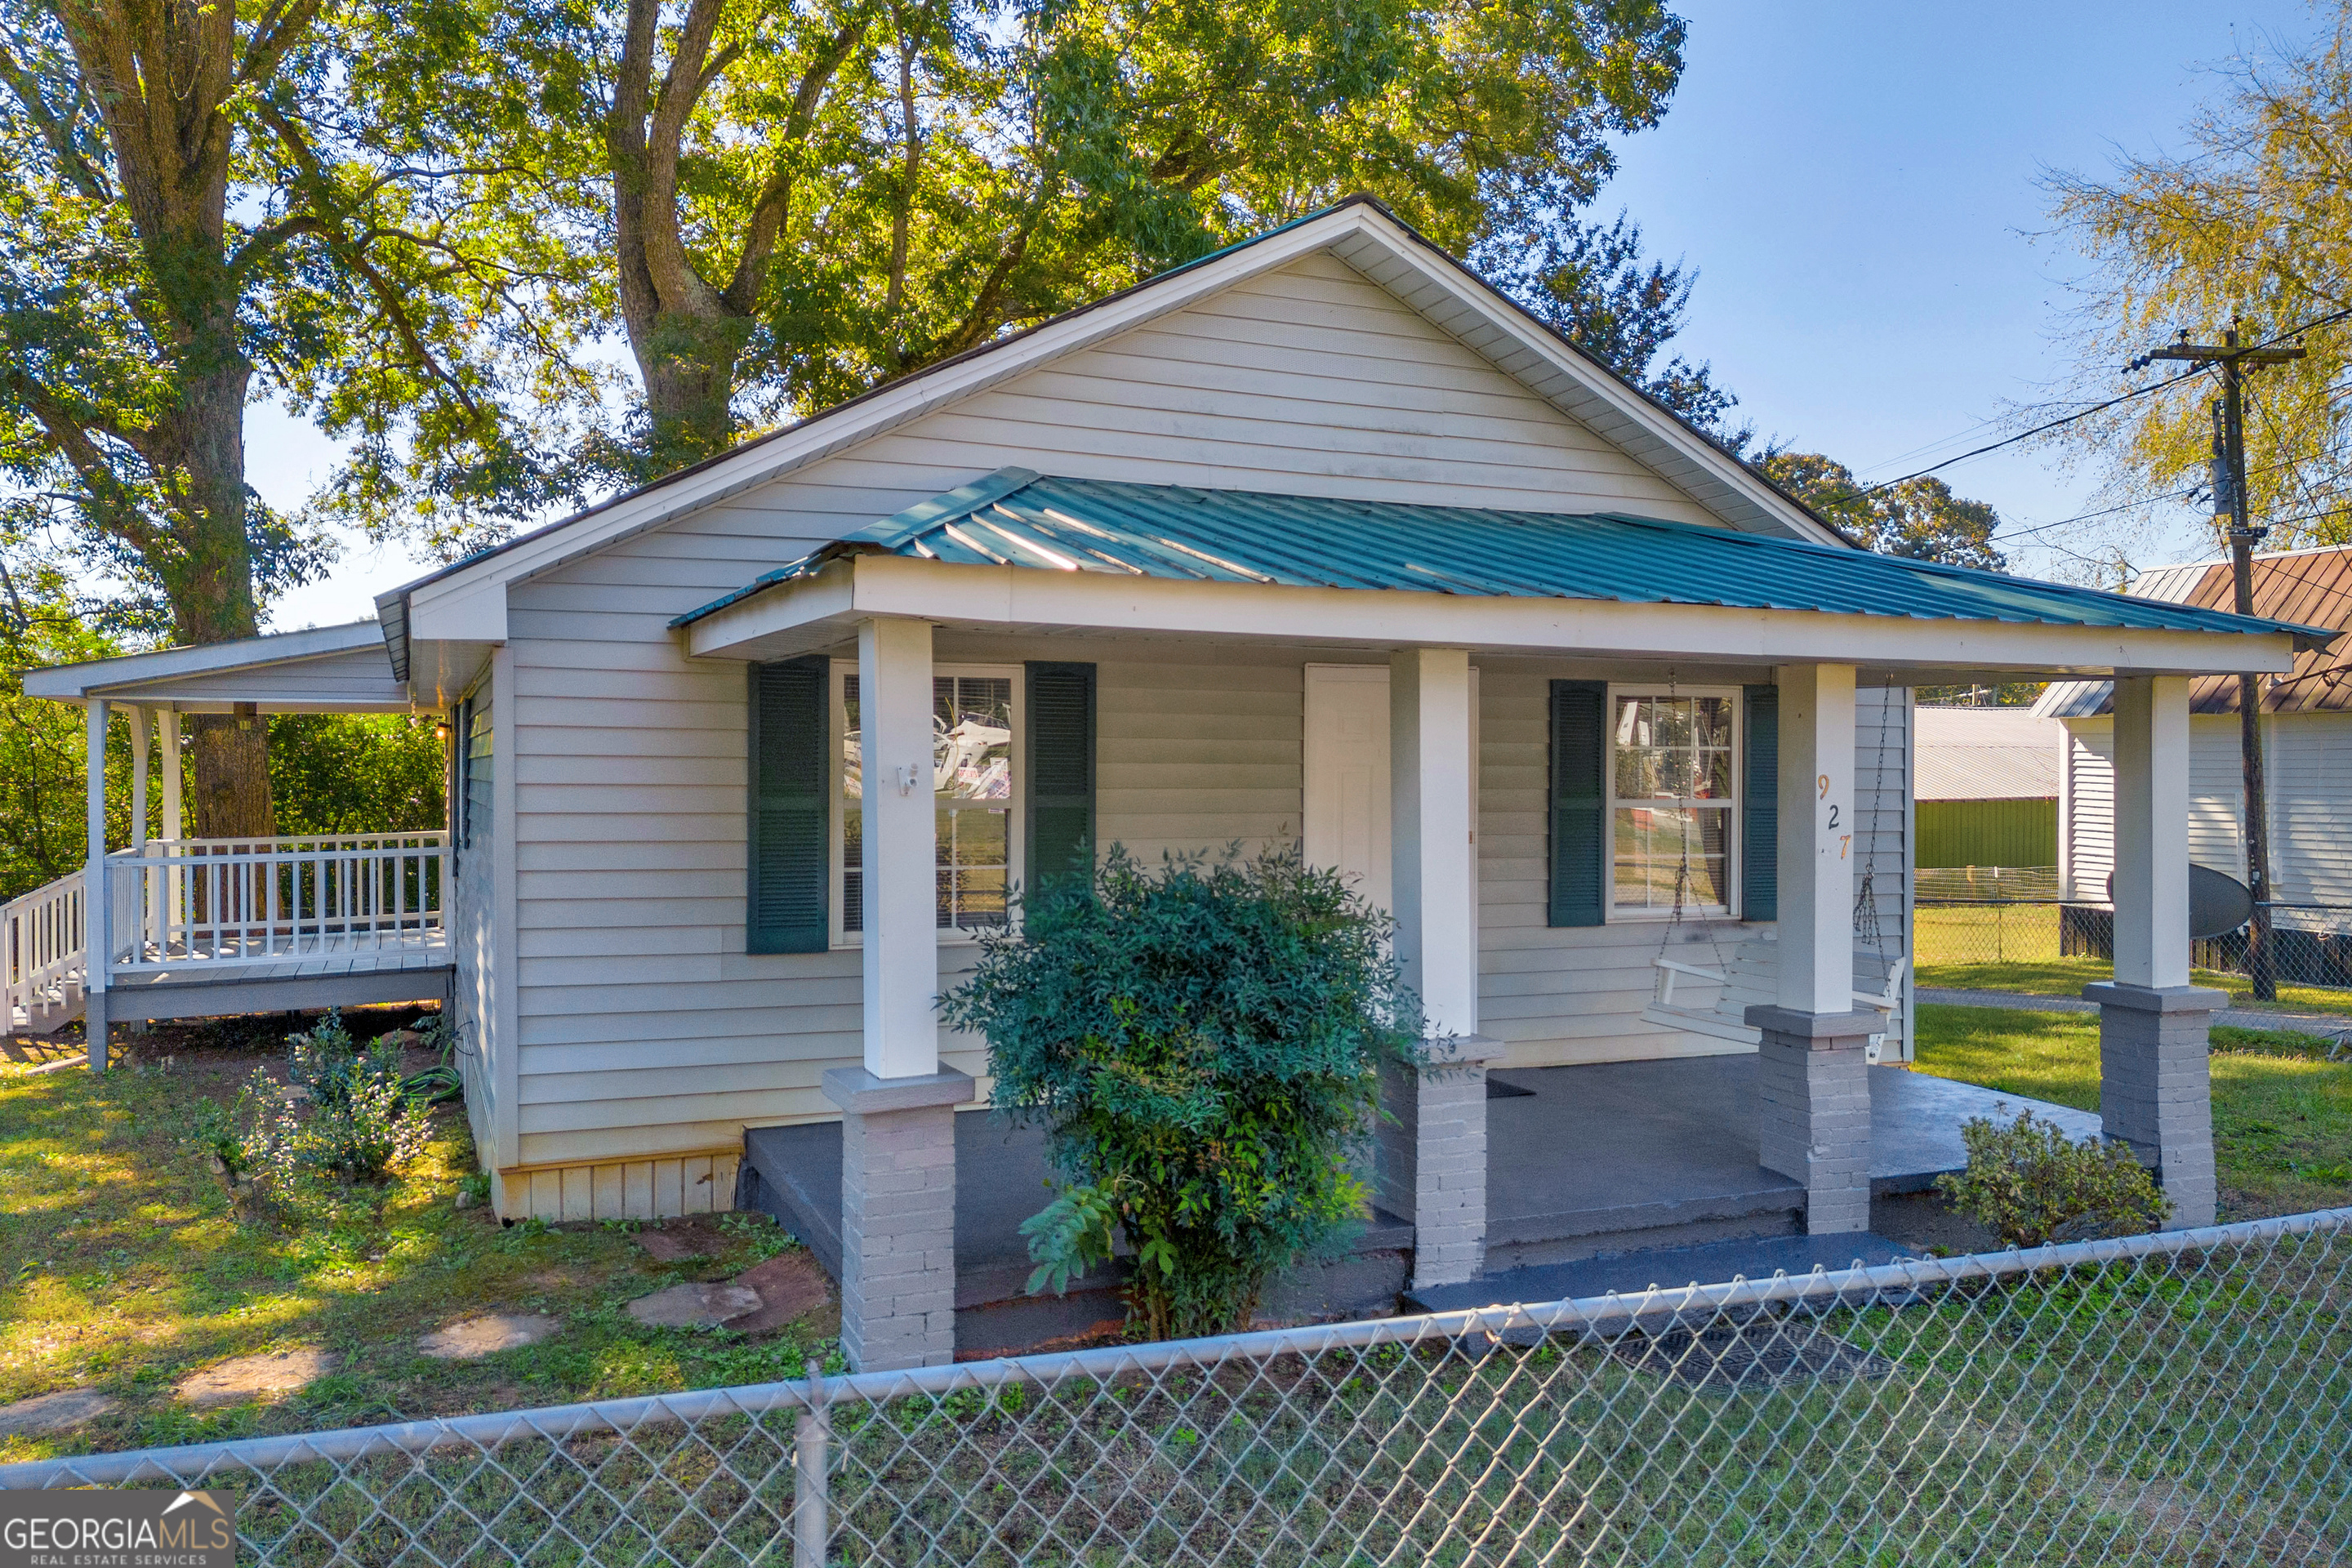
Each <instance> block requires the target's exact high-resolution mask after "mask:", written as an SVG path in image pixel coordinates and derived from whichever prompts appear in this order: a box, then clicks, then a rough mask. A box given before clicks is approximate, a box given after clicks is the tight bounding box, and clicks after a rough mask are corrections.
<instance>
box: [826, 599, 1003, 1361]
mask: <svg viewBox="0 0 2352 1568" xmlns="http://www.w3.org/2000/svg"><path fill="white" fill-rule="evenodd" d="M857 710H858V747H859V756H860V758H861V767H860V773H861V777H862V780H863V783H862V787H861V794H860V798H859V802H858V809H859V814H860V819H861V820H860V829H861V834H862V838H863V848H862V855H863V858H862V859H861V861H860V866H861V868H862V869H863V871H864V873H865V876H864V887H865V900H864V904H865V921H864V925H865V931H864V934H863V938H862V941H863V943H864V952H863V954H862V957H863V961H864V976H865V1044H866V1050H865V1064H864V1065H863V1066H862V1067H856V1068H834V1069H833V1070H832V1071H830V1072H828V1073H826V1074H825V1075H824V1092H825V1095H826V1097H827V1098H828V1099H830V1100H832V1101H833V1102H834V1103H835V1105H838V1106H840V1107H841V1113H842V1114H841V1348H842V1352H843V1353H844V1354H845V1355H846V1356H847V1357H848V1358H849V1361H850V1363H851V1364H852V1365H853V1366H856V1368H857V1369H858V1370H860V1371H862V1372H882V1371H893V1370H898V1369H900V1368H905V1367H915V1366H944V1365H947V1364H948V1363H950V1362H952V1361H953V1360H954V1359H955V1108H956V1107H957V1106H958V1105H961V1104H962V1103H963V1102H964V1101H965V1100H970V1099H971V1097H972V1083H971V1078H970V1076H968V1075H967V1074H964V1073H961V1072H957V1071H955V1070H954V1069H952V1068H950V1069H948V1070H946V1071H941V1070H940V1030H939V1016H938V1013H937V1011H936V1009H935V1004H936V1001H937V998H938V994H939V988H940V936H939V914H938V910H939V894H938V876H939V872H938V863H937V854H938V826H937V824H938V816H937V806H936V804H935V802H934V800H933V787H932V773H931V628H930V625H929V622H926V621H910V620H895V619H891V620H880V619H877V620H868V621H862V622H860V623H859V624H858V627H857Z"/></svg>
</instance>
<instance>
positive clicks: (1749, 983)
mask: <svg viewBox="0 0 2352 1568" xmlns="http://www.w3.org/2000/svg"><path fill="white" fill-rule="evenodd" d="M1673 685H1674V681H1673V677H1672V676H1669V677H1668V678H1667V689H1668V690H1669V692H1671V691H1672V690H1673ZM1889 695H1890V696H1891V695H1892V683H1891V682H1890V683H1889ZM1887 707H1888V704H1887V703H1886V702H1885V701H1882V702H1881V703H1880V705H1879V710H1878V769H1879V778H1880V779H1881V780H1883V779H1884V778H1885V771H1886V727H1887ZM1884 796H1885V792H1884V790H1881V789H1874V790H1873V791H1872V792H1871V805H1870V816H1871V824H1870V826H1871V842H1872V844H1873V846H1875V845H1876V843H1877V836H1878V828H1879V824H1880V813H1881V811H1882V803H1883V800H1884ZM1875 859H1876V857H1875V855H1873V857H1872V858H1871V860H1869V861H1865V862H1864V866H1863V871H1862V881H1861V884H1860V885H1859V886H1858V887H1856V888H1855V889H1854V900H1853V931H1854V935H1855V937H1856V938H1857V939H1858V943H1857V947H1856V956H1862V955H1863V954H1864V952H1865V950H1864V948H1863V947H1862V946H1860V945H1859V943H1861V942H1866V943H1868V947H1867V950H1866V951H1867V952H1868V954H1869V956H1871V957H1873V958H1874V959H1875V960H1876V965H1875V966H1876V968H1877V969H1878V970H1879V972H1880V973H1883V974H1884V975H1885V977H1886V982H1885V988H1884V989H1882V990H1879V991H1875V992H1872V991H1860V990H1857V991H1855V992H1854V994H1853V1000H1854V1006H1855V1009H1856V1010H1857V1011H1860V1010H1862V1009H1864V1008H1870V1009H1873V1010H1874V1011H1875V1012H1877V1013H1878V1015H1879V1016H1880V1019H1881V1021H1882V1023H1885V1024H1886V1025H1889V1026H1891V1025H1892V1023H1893V1020H1894V1014H1895V1008H1896V1007H1897V1006H1898V1005H1901V1002H1902V998H1903V977H1904V975H1905V973H1907V972H1908V970H1909V968H1910V965H1911V960H1910V959H1909V958H1908V957H1902V958H1891V957H1890V956H1889V955H1888V953H1887V951H1886V934H1885V928H1884V926H1883V925H1882V924H1881V923H1880V921H1879V918H1878V898H1877V893H1876V890H1875V889H1874V886H1873V881H1874V878H1875V876H1876V870H1877V868H1876V866H1875V864H1874V861H1875ZM1690 879H1691V864H1690V837H1689V835H1688V834H1687V833H1685V835H1684V836H1683V839H1682V858H1681V860H1680V863H1679V864H1678V865H1677V867H1676V868H1675V907H1674V915H1673V918H1672V919H1670V920H1669V921H1667V922H1666V926H1665V930H1664V935H1662V936H1661V937H1660V938H1659V941H1658V954H1657V956H1656V957H1655V958H1654V959H1652V960H1651V961H1650V962H1651V967H1652V968H1654V969H1655V970H1656V971H1657V974H1658V977H1657V981H1656V987H1655V990H1654V993H1653V994H1652V996H1651V998H1650V1005H1648V1006H1646V1007H1644V1008H1643V1009H1642V1021H1643V1023H1645V1024H1654V1025H1656V1026H1658V1027H1660V1028H1664V1029H1682V1030H1686V1031H1687V1032H1689V1033H1691V1034H1695V1035H1706V1036H1707V1037H1711V1038H1714V1039H1718V1040H1725V1041H1728V1042H1730V1043H1732V1044H1735V1045H1748V1046H1752V1045H1756V1044H1758V1043H1759V1041H1760V1039H1761V1036H1760V1034H1759V1031H1758V1030H1757V1028H1756V1027H1755V1026H1754V1025H1752V1024H1750V1023H1748V1008H1749V1007H1751V1006H1756V1005H1760V1004H1764V1003H1769V1002H1770V1001H1771V1000H1772V999H1773V997H1774V996H1775V995H1776V994H1778V990H1779V984H1780V953H1779V951H1778V949H1779V946H1780V943H1779V942H1777V941H1776V940H1775V938H1774V937H1773V935H1772V934H1771V933H1769V932H1759V934H1757V935H1755V936H1752V937H1748V938H1747V939H1746V940H1744V941H1742V942H1739V943H1738V944H1737V945H1736V946H1734V947H1732V948H1731V949H1730V951H1729V953H1728V955H1727V954H1726V952H1725V950H1724V947H1723V944H1722V943H1720V942H1717V940H1716V935H1715V928H1714V927H1713V925H1711V924H1710V925H1706V927H1705V928H1704V929H1705V931H1706V946H1707V952H1708V953H1709V955H1710V956H1712V958H1713V959H1714V961H1715V962H1714V963H1711V964H1700V963H1684V962H1682V961H1681V960H1680V959H1676V958H1669V957H1668V956H1667V954H1668V953H1669V952H1672V951H1673V949H1674V942H1675V932H1676V931H1678V930H1680V928H1681V926H1682V923H1683V914H1684V911H1685V909H1686V908H1687V907H1689V904H1690ZM1689 981H1696V982H1697V983H1699V984H1701V985H1712V986H1714V987H1715V1000H1714V1003H1713V1005H1704V1006H1702V1005H1695V1004H1693V1003H1689V1002H1683V1001H1678V1000H1677V999H1676V998H1675V990H1676V988H1677V987H1678V986H1679V985H1681V984H1683V983H1685V982H1689ZM1885 1043H1886V1030H1885V1029H1884V1028H1882V1029H1881V1030H1880V1031H1879V1032H1878V1033H1877V1034H1874V1035H1873V1036H1871V1037H1870V1045H1869V1047H1868V1056H1869V1060H1870V1063H1871V1065H1872V1066H1873V1067H1875V1066H1877V1065H1878V1060H1879V1057H1880V1055H1881V1054H1882V1052H1883V1051H1884V1050H1885Z"/></svg>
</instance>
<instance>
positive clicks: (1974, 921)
mask: <svg viewBox="0 0 2352 1568" xmlns="http://www.w3.org/2000/svg"><path fill="white" fill-rule="evenodd" d="M1913 930H1914V932H1915V938H1916V946H1917V950H1918V958H1919V967H1918V976H1919V984H1922V985H1940V986H1949V987H1951V988H1953V989H1956V990H1963V991H2022V992H2027V993H2029V994H2033V995H2036V996H2079V995H2081V994H2082V993H2083V987H2084V986H2085V985H2088V984H2091V983H2092V982H2093V981H2095V980H2113V979H2114V978H2115V976H2116V970H2115V965H2114V964H2113V963H2110V962H2108V961H2107V960H2105V959H2104V958H2067V957H2062V956H2061V955H2060V953H2059V952H2058V906H2057V905H2055V904H2010V905H2003V904H1980V905H1945V906H1927V907H1925V908H1922V909H1920V910H1916V912H1915V915H1914V925H1913ZM2192 978H2193V979H2194V980H2195V981H2196V983H2197V984H2200V985H2210V986H2211V987H2213V989H2215V990H2217V991H2226V992H2228V993H2229V994H2230V1001H2231V1005H2232V1006H2238V1007H2274V1008H2276V1009H2277V1010H2278V1011H2280V1012H2283V1013H2327V1014H2336V1015H2341V1016H2346V1017H2352V991H2337V990H2331V989H2328V988H2326V987H2323V986H2317V985H2281V986H2280V987H2279V988H2278V1000H2277V1001H2276V1002H2256V1001H2255V1000H2254V998H2253V988H2252V982H2251V981H2249V980H2248V979H2247V978H2246V977H2245V976H2244V975H2242V974H2226V973H2221V972H2219V971H2215V970H2210V969H2200V970H2197V971H2195V972H2194V973H2193V975H2192Z"/></svg>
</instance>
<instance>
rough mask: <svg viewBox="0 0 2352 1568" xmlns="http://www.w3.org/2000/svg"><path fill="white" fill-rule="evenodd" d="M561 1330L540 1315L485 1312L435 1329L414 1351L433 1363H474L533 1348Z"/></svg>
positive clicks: (552, 1321)
mask: <svg viewBox="0 0 2352 1568" xmlns="http://www.w3.org/2000/svg"><path fill="white" fill-rule="evenodd" d="M561 1326H562V1325H561V1324H559V1323H558V1322H557V1321H555V1320H554V1319H553V1318H551V1317H549V1316H548V1315H547V1314H546V1313H544V1312H488V1313H485V1314H484V1315H483V1316H481V1317H478V1318H460V1319H458V1320H457V1321H456V1322H454V1323H451V1324H450V1325H449V1326H448V1327H447V1328H446V1329H436V1330H434V1331H432V1332H431V1333H429V1334H427V1335H425V1337H424V1338H423V1339H421V1340H418V1341H417V1342H416V1348H417V1349H418V1350H420V1351H423V1352H425V1354H426V1355H429V1356H431V1357H432V1358H433V1359H434V1360H435V1361H478V1360H479V1359H480V1358H481V1357H483V1356H486V1355H496V1354H497V1353H498V1352H500V1351H511V1350H520V1349H521V1348H522V1347H523V1346H524V1345H535V1344H537V1343H539V1342H540V1341H541V1340H543V1339H545V1338H547V1336H548V1335H550V1334H551V1333H553V1332H554V1331H556V1330H557V1329H558V1328H560V1327H561Z"/></svg>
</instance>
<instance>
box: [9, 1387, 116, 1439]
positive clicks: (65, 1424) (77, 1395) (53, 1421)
mask: <svg viewBox="0 0 2352 1568" xmlns="http://www.w3.org/2000/svg"><path fill="white" fill-rule="evenodd" d="M113 1408H114V1401H113V1400H111V1399H109V1398H108V1397H107V1396H106V1395H105V1394H100V1393H99V1392H98V1390H96V1389H94V1388H64V1389H59V1390H58V1392H57V1393H55V1394H35V1395H34V1396H33V1397H32V1398H30V1399H20V1400H18V1401H16V1404H14V1405H0V1437H32V1436H39V1435H40V1434H42V1433H44V1432H63V1431H66V1430H68V1428H70V1427H75V1426H80V1425H81V1424H82V1423H83V1422H85V1421H95V1420H97V1419H98V1418H99V1417H100V1416H101V1415H105V1414H106V1413H107V1412H108V1411H110V1410H111V1409H113Z"/></svg>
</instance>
